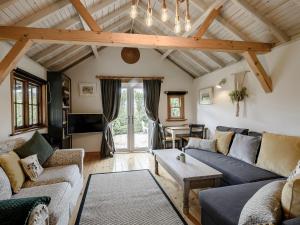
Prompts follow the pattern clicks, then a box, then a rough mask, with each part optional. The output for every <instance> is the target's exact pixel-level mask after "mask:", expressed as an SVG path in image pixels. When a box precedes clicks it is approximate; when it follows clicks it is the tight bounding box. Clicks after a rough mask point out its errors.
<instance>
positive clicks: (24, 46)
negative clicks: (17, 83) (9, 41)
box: [0, 38, 32, 84]
mask: <svg viewBox="0 0 300 225" xmlns="http://www.w3.org/2000/svg"><path fill="white" fill-rule="evenodd" d="M31 45H32V41H31V40H29V39H27V38H23V39H20V40H18V41H17V42H16V43H15V44H14V46H13V47H12V48H11V49H10V51H9V52H8V53H7V54H6V56H5V57H4V58H3V59H2V60H1V62H0V84H1V83H2V82H3V81H4V79H5V78H6V77H7V76H8V74H9V73H10V71H11V70H13V69H14V67H15V66H16V65H17V63H18V62H19V60H20V59H21V57H22V56H23V55H24V54H25V53H26V51H27V50H28V49H29V48H30V46H31Z"/></svg>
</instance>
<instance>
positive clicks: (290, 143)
mask: <svg viewBox="0 0 300 225" xmlns="http://www.w3.org/2000/svg"><path fill="white" fill-rule="evenodd" d="M299 160H300V137H294V136H286V135H279V134H271V133H264V134H263V138H262V143H261V149H260V153H259V156H258V160H257V166H259V167H260V168H263V169H266V170H269V171H272V172H274V173H277V174H279V175H281V176H285V177H288V176H289V174H290V173H291V172H292V171H293V169H294V168H295V167H296V165H297V162H298V161H299Z"/></svg>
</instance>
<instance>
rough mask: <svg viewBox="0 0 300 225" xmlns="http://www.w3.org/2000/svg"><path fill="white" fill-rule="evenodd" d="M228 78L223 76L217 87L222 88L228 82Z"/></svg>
mask: <svg viewBox="0 0 300 225" xmlns="http://www.w3.org/2000/svg"><path fill="white" fill-rule="evenodd" d="M226 81H227V80H226V79H225V78H223V79H222V80H221V81H220V82H219V83H218V84H217V85H216V88H218V89H220V88H222V87H223V86H224V85H225V84H226Z"/></svg>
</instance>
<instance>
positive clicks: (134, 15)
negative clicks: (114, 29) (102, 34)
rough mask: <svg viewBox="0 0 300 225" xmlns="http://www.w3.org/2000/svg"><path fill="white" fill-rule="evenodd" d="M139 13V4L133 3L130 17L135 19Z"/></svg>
mask: <svg viewBox="0 0 300 225" xmlns="http://www.w3.org/2000/svg"><path fill="white" fill-rule="evenodd" d="M137 15H138V11H137V6H136V5H131V10H130V17H131V18H132V19H135V18H136V17H137Z"/></svg>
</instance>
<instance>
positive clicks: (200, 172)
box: [153, 149, 222, 214]
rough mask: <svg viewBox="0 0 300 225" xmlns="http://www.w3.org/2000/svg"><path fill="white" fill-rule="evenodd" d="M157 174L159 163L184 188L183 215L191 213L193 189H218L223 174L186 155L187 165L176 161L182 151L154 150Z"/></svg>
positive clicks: (156, 172)
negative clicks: (190, 198) (190, 203)
mask: <svg viewBox="0 0 300 225" xmlns="http://www.w3.org/2000/svg"><path fill="white" fill-rule="evenodd" d="M153 153H154V157H155V160H154V161H155V174H157V175H158V163H159V164H160V165H161V166H162V167H163V168H164V169H165V170H166V171H167V172H168V173H169V174H170V175H171V176H172V177H173V178H174V179H175V180H176V181H177V182H178V183H179V184H180V186H181V187H182V188H183V213H185V214H188V213H189V193H190V190H191V189H197V188H206V187H218V186H219V185H220V180H221V178H222V173H221V172H219V171H217V170H215V169H214V168H212V167H210V166H208V165H206V164H205V163H202V162H200V161H199V160H197V159H195V158H193V157H191V156H189V155H187V154H185V160H186V161H185V163H183V162H181V161H180V160H178V159H176V156H178V155H180V154H181V153H182V151H179V150H177V149H162V150H153Z"/></svg>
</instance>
